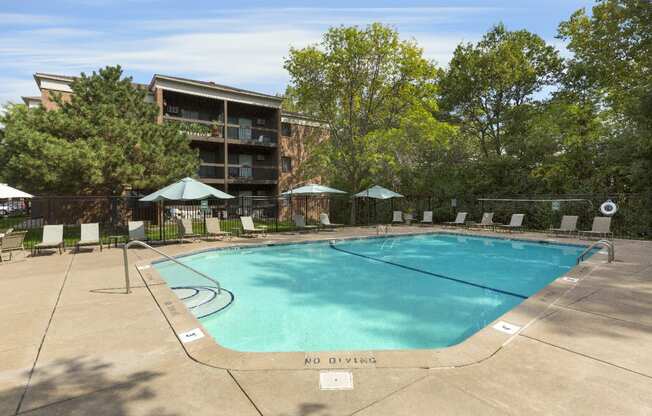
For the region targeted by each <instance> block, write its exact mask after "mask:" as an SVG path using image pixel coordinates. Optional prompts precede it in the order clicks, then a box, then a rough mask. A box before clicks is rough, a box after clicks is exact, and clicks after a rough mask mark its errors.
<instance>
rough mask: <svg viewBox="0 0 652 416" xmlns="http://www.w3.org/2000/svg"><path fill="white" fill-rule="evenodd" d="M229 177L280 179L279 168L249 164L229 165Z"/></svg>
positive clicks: (264, 179)
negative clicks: (250, 165) (251, 165)
mask: <svg viewBox="0 0 652 416" xmlns="http://www.w3.org/2000/svg"><path fill="white" fill-rule="evenodd" d="M229 178H235V179H242V180H263V181H275V180H277V179H278V169H276V168H260V167H254V168H251V167H249V166H242V167H229Z"/></svg>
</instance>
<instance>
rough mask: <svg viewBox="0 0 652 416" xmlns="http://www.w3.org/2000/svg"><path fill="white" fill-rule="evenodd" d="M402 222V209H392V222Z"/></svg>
mask: <svg viewBox="0 0 652 416" xmlns="http://www.w3.org/2000/svg"><path fill="white" fill-rule="evenodd" d="M397 223H399V224H402V223H403V212H402V211H394V213H393V217H392V224H397Z"/></svg>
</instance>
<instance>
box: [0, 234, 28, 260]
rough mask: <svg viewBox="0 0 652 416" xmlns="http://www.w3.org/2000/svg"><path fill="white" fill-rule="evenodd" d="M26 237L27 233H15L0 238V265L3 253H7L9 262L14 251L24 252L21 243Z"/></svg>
mask: <svg viewBox="0 0 652 416" xmlns="http://www.w3.org/2000/svg"><path fill="white" fill-rule="evenodd" d="M26 235H27V231H17V232H15V233H6V234H5V235H4V236H3V237H2V238H0V263H2V262H3V261H4V259H3V258H2V255H3V254H4V253H9V260H11V259H12V257H13V252H14V251H18V250H20V251H23V250H25V247H24V246H23V242H24V241H25V236H26Z"/></svg>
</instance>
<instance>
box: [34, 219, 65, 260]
mask: <svg viewBox="0 0 652 416" xmlns="http://www.w3.org/2000/svg"><path fill="white" fill-rule="evenodd" d="M48 248H57V249H59V254H62V253H63V225H62V224H59V225H44V226H43V241H41V242H40V243H38V244H36V245H35V246H34V252H35V253H36V254H38V253H39V252H40V251H41V250H42V249H48Z"/></svg>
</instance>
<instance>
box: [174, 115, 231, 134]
mask: <svg viewBox="0 0 652 416" xmlns="http://www.w3.org/2000/svg"><path fill="white" fill-rule="evenodd" d="M165 122H166V123H168V124H172V125H174V126H176V127H177V128H178V130H179V131H180V132H182V133H186V134H188V135H189V136H197V137H224V126H222V125H219V124H215V123H211V122H209V121H203V120H190V119H188V120H186V119H182V118H179V117H170V116H166V117H165Z"/></svg>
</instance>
